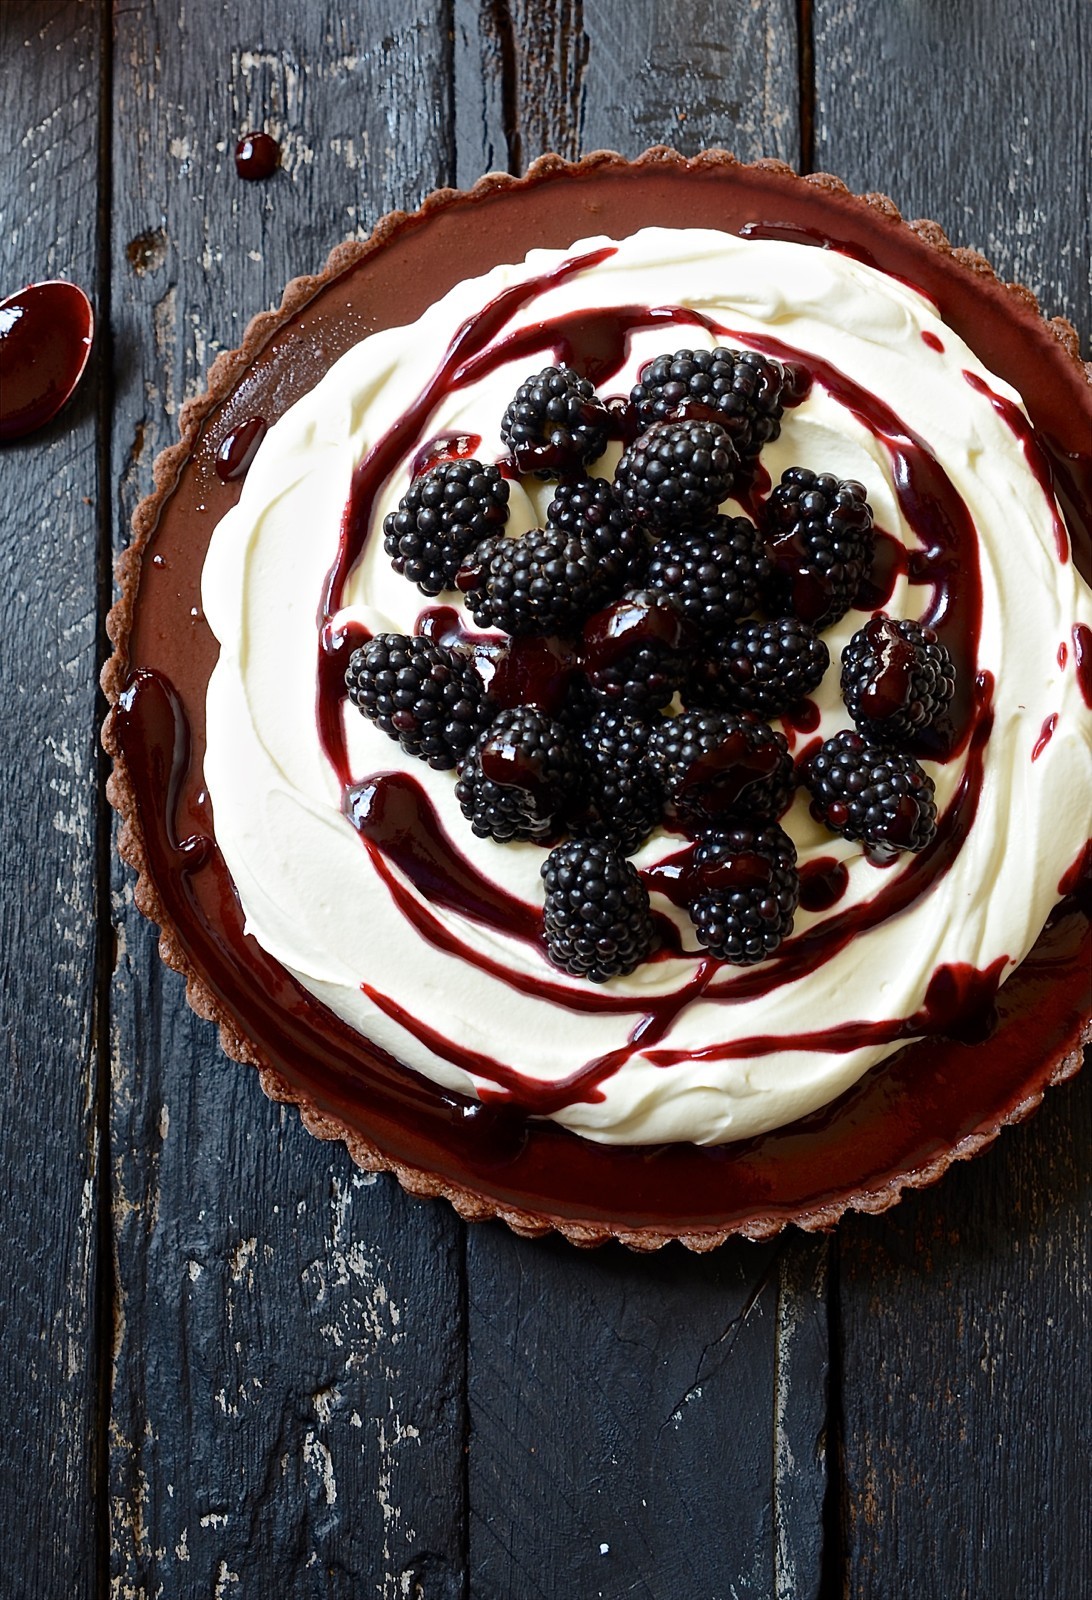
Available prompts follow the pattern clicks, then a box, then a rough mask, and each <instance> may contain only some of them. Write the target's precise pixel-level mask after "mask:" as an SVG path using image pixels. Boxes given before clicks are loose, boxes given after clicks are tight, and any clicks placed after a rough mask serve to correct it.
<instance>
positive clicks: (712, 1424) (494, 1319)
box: [468, 1227, 822, 1600]
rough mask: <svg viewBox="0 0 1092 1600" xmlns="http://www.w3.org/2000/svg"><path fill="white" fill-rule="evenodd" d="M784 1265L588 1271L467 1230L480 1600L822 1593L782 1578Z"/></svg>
mask: <svg viewBox="0 0 1092 1600" xmlns="http://www.w3.org/2000/svg"><path fill="white" fill-rule="evenodd" d="M785 1248H786V1247H785V1245H784V1244H782V1245H766V1246H758V1245H749V1244H747V1243H745V1242H739V1241H737V1242H736V1243H735V1244H731V1245H728V1246H726V1247H724V1248H723V1249H721V1250H718V1251H717V1252H716V1253H715V1254H714V1255H713V1256H712V1257H711V1258H705V1259H702V1258H695V1257H692V1256H688V1255H687V1254H686V1253H685V1252H684V1251H683V1250H682V1249H681V1248H679V1247H676V1246H670V1247H668V1248H667V1249H666V1250H664V1251H663V1252H661V1253H660V1254H659V1255H657V1256H655V1257H653V1258H650V1259H642V1258H640V1257H634V1256H632V1255H630V1254H627V1253H626V1252H625V1251H623V1250H621V1249H618V1248H615V1247H608V1248H605V1249H604V1250H602V1251H601V1252H598V1253H597V1254H595V1255H593V1256H578V1255H575V1254H574V1252H573V1251H572V1250H571V1249H569V1248H568V1247H566V1246H565V1245H564V1243H562V1242H559V1241H556V1240H554V1241H551V1242H544V1243H542V1244H540V1245H539V1246H537V1247H536V1248H534V1249H533V1250H528V1249H527V1247H526V1246H525V1245H523V1244H521V1243H520V1242H519V1241H518V1240H515V1239H513V1238H511V1237H510V1236H509V1235H507V1234H505V1233H503V1232H501V1230H499V1229H497V1228H492V1227H490V1228H482V1229H475V1230H474V1231H473V1233H472V1234H471V1235H470V1239H469V1249H468V1269H469V1283H470V1304H469V1368H468V1376H469V1394H470V1415H471V1428H472V1432H471V1440H472V1448H471V1455H470V1505H471V1526H470V1574H471V1592H472V1594H473V1595H474V1596H475V1597H478V1596H480V1597H481V1600H494V1597H500V1596H512V1597H516V1596H518V1597H519V1600H540V1597H541V1600H553V1597H554V1596H558V1595H581V1596H585V1595H587V1596H593V1595H601V1596H604V1597H612V1600H613V1597H615V1596H622V1595H628V1594H636V1595H641V1596H645V1597H647V1600H676V1597H677V1596H679V1595H682V1594H700V1595H703V1596H704V1595H709V1596H717V1595H723V1596H728V1595H740V1596H743V1595H755V1596H769V1595H773V1594H775V1593H777V1594H780V1593H789V1592H793V1593H797V1594H800V1595H806V1594H808V1593H811V1592H812V1590H811V1588H810V1585H809V1582H808V1577H809V1575H808V1574H807V1573H806V1572H801V1574H800V1578H801V1580H802V1581H801V1584H800V1587H799V1588H797V1589H795V1590H789V1589H788V1588H779V1587H778V1584H777V1582H776V1579H775V1569H776V1565H777V1545H776V1539H775V1528H774V1501H775V1494H774V1482H773V1476H774V1452H773V1450H772V1449H771V1436H772V1424H773V1419H774V1412H775V1404H776V1399H775V1395H776V1389H777V1379H776V1372H775V1366H776V1349H777V1340H776V1329H777V1316H778V1302H779V1295H778V1280H779V1268H780V1266H781V1261H782V1257H783V1255H784V1252H785ZM810 1376H814V1374H804V1373H803V1372H801V1373H800V1379H801V1381H802V1382H803V1381H806V1378H807V1377H810ZM817 1393H819V1394H821V1393H822V1385H821V1383H820V1385H819V1386H818V1389H817Z"/></svg>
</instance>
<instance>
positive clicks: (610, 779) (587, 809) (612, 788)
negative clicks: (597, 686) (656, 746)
mask: <svg viewBox="0 0 1092 1600" xmlns="http://www.w3.org/2000/svg"><path fill="white" fill-rule="evenodd" d="M649 732H650V730H649V727H648V724H647V723H645V722H642V721H641V720H640V719H639V718H637V717H630V716H626V715H625V714H624V713H622V712H617V711H612V710H610V709H602V710H599V711H596V712H595V714H594V715H593V716H592V718H591V720H590V721H589V723H588V725H587V727H586V728H585V729H584V730H583V732H582V734H581V737H580V742H581V747H582V750H583V754H584V764H585V767H586V769H587V773H588V778H589V783H588V789H587V792H586V793H585V795H584V797H583V802H582V804H581V806H580V808H579V810H578V811H577V812H576V813H575V815H574V816H573V818H572V822H573V832H574V833H580V834H583V835H586V836H587V837H588V838H593V839H611V840H613V841H614V842H615V843H616V844H617V846H618V849H619V850H620V851H621V853H622V855H625V856H628V855H632V854H633V852H634V851H635V850H637V849H639V848H640V846H641V845H642V844H643V843H644V842H645V840H646V839H647V838H648V836H649V834H650V833H651V832H652V830H653V828H654V827H655V826H656V824H657V823H658V822H659V820H660V818H661V816H662V815H663V808H664V791H663V784H662V783H661V781H660V776H659V773H658V772H657V771H656V769H655V768H654V767H653V766H652V764H651V763H650V762H649V760H648V736H649Z"/></svg>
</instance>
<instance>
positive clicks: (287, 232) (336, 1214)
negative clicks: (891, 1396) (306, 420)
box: [110, 3, 465, 1600]
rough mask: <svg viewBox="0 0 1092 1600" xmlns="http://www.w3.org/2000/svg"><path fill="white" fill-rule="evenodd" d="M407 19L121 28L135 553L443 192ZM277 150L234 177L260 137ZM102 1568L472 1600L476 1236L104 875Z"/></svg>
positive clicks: (118, 448) (429, 42) (133, 1588)
mask: <svg viewBox="0 0 1092 1600" xmlns="http://www.w3.org/2000/svg"><path fill="white" fill-rule="evenodd" d="M449 52H450V40H449V37H448V33H447V30H446V29H445V28H444V27H443V26H442V24H441V22H440V21H438V20H437V18H436V17H435V15H434V12H433V9H432V8H431V7H430V6H428V5H427V4H425V3H421V4H418V5H409V6H407V5H393V4H392V5H386V4H375V3H367V4H365V3H360V4H355V5H347V6H346V5H340V6H333V5H313V6H311V5H309V6H306V7H295V6H283V5H275V4H247V5H243V6H235V5H225V4H219V3H217V4H210V3H203V4H200V5H196V6H187V7H186V8H185V9H184V10H183V9H182V8H177V7H173V6H169V5H159V6H140V7H135V8H130V9H126V10H122V11H119V12H118V14H117V18H116V41H115V55H114V73H115V83H114V95H115V105H116V112H115V136H114V207H113V228H114V235H113V272H114V279H115V326H116V337H117V352H118V360H117V397H116V414H115V416H116V420H115V448H114V459H113V470H114V475H115V479H116V484H117V493H118V497H119V501H120V510H119V518H118V529H117V532H118V539H119V542H120V543H124V542H125V541H126V540H127V538H128V531H127V523H128V517H129V514H130V513H131V511H132V508H133V505H134V504H135V502H136V500H137V498H138V497H139V496H140V495H141V494H143V493H145V492H147V490H148V488H149V486H150V481H151V461H152V458H153V456H154V454H155V453H156V452H157V451H158V450H159V449H160V448H161V447H163V446H164V445H166V444H168V443H169V442H171V441H172V440H173V438H174V436H175V431H176V426H177V422H176V418H177V412H178V409H179V407H180V405H181V404H182V402H183V401H184V399H185V398H186V397H187V396H189V395H190V394H192V393H194V392H196V391H197V390H199V389H200V387H201V386H202V383H203V374H204V372H205V370H206V368H207V366H208V364H209V362H210V361H211V359H212V356H213V355H214V353H215V352H216V351H217V350H218V349H220V348H222V347H224V346H228V347H230V346H232V345H234V344H236V343H237V342H238V340H239V337H240V334H241V331H242V328H243V326H244V324H245V322H246V320H247V319H248V318H249V317H250V316H251V315H252V314H253V313H254V312H256V311H258V310H260V309H263V308H264V307H266V306H269V305H272V304H275V303H276V302H277V300H278V299H279V298H280V293H281V290H282V288H283V286H284V284H285V283H286V282H287V281H288V279H289V278H291V277H293V276H295V275H296V274H298V273H300V272H307V271H312V270H314V269H316V268H317V267H318V266H319V265H320V264H321V263H322V261H323V260H324V259H325V256H326V254H327V252H328V251H329V250H330V249H331V247H332V246H333V245H335V244H336V243H338V242H339V241H340V240H341V239H342V238H343V237H345V236H346V235H348V234H352V233H353V232H354V231H358V230H364V231H366V230H367V229H368V228H370V226H371V224H372V223H373V222H374V221H375V219H376V218H377V217H378V216H379V215H380V214H381V213H382V212H383V211H385V210H387V209H389V208H391V207H392V206H395V205H398V204H400V203H401V204H403V205H414V204H416V203H417V202H418V201H419V200H420V198H421V197H422V196H423V195H424V194H425V193H427V192H428V191H429V190H430V189H432V188H434V187H435V186H436V185H437V184H439V183H443V182H444V181H445V180H447V179H448V178H449V177H450V169H451V153H450V152H451V137H450V116H449V83H450V72H449V70H448V68H447V60H448V56H449ZM259 127H260V128H263V129H264V130H266V131H268V132H269V133H271V134H273V135H274V137H276V138H277V139H278V140H279V141H280V143H281V146H282V151H283V161H282V166H281V169H280V170H279V171H278V172H277V173H276V174H275V175H274V176H273V177H272V178H271V179H270V180H269V181H268V182H266V183H259V184H247V183H244V182H242V181H241V180H240V179H239V178H238V177H237V175H236V173H235V170H234V164H233V149H234V144H235V140H236V137H237V136H238V134H239V133H240V132H242V131H246V130H249V129H253V128H259ZM115 897H116V914H117V920H118V923H119V944H118V961H117V970H116V975H115V984H114V991H113V1027H112V1060H113V1141H112V1159H113V1182H114V1228H115V1250H116V1292H115V1300H114V1318H115V1352H114V1393H113V1414H112V1420H111V1436H110V1447H111V1542H112V1580H113V1584H114V1591H115V1593H116V1594H117V1595H118V1596H122V1597H129V1596H133V1597H139V1600H144V1597H151V1596H152V1595H160V1594H162V1595H167V1596H184V1595H190V1594H202V1595H210V1596H212V1595H214V1594H215V1595H231V1594H250V1593H259V1592H263V1591H264V1590H265V1589H269V1590H270V1592H274V1593H279V1594H285V1595H289V1594H290V1595H292V1596H297V1595H299V1596H310V1595H312V1594H313V1595H315V1596H318V1595H322V1596H324V1597H325V1596H342V1597H345V1600H348V1597H350V1596H351V1597H353V1600H357V1597H358V1596H361V1595H364V1594H367V1595H375V1596H382V1597H387V1596H390V1597H392V1600H393V1597H395V1596H402V1595H408V1596H412V1595H420V1596H423V1597H426V1600H453V1597H454V1596H456V1595H459V1594H461V1593H462V1542H463V1527H464V1521H465V1508H464V1500H463V1494H464V1463H463V1421H464V1398H463V1388H462V1384H463V1357H462V1347H463V1340H462V1315H463V1313H462V1304H463V1302H462V1287H461V1241H462V1231H463V1230H462V1226H461V1224H460V1223H459V1222H458V1220H457V1218H456V1217H455V1216H454V1215H453V1214H452V1213H451V1212H450V1211H449V1210H448V1209H447V1208H444V1207H439V1206H430V1207H422V1206H421V1205H420V1204H419V1203H417V1202H414V1201H411V1200H409V1199H408V1198H407V1197H406V1196H404V1195H403V1194H402V1192H401V1191H400V1190H399V1189H398V1188H397V1186H396V1185H394V1184H393V1183H391V1182H390V1181H389V1180H386V1179H379V1180H374V1181H373V1180H371V1179H366V1178H363V1177H362V1176H361V1175H360V1174H359V1173H357V1172H356V1171H355V1169H354V1168H353V1167H352V1165H351V1163H350V1161H349V1159H348V1157H347V1155H346V1152H345V1150H344V1149H343V1147H342V1146H340V1145H324V1144H319V1143H317V1142H315V1141H314V1140H312V1139H311V1138H310V1137H309V1136H308V1135H307V1134H305V1133H304V1132H303V1130H302V1128H301V1127H300V1124H299V1120H298V1117H297V1115H296V1113H295V1112H294V1111H287V1110H285V1109H284V1108H282V1107H279V1106H273V1105H271V1104H270V1103H269V1102H268V1101H267V1100H266V1099H265V1098H264V1096H263V1095H262V1093H261V1091H260V1089H259V1086H258V1081H257V1077H256V1075H255V1074H254V1073H253V1072H252V1071H251V1070H249V1069H244V1068H240V1067H238V1066H236V1065H234V1064H233V1063H231V1062H229V1061H227V1060H225V1059H224V1058H223V1057H222V1056H221V1054H220V1052H219V1048H218V1045H217V1041H216V1038H215V1033H214V1030H213V1029H212V1028H210V1027H209V1026H208V1024H206V1023H203V1022H200V1021H198V1019H197V1018H196V1017H194V1016H193V1015H192V1014H191V1013H190V1012H189V1010H188V1008H187V1007H186V1005H185V1003H184V1000H183V996H182V986H181V983H180V981H179V980H178V979H177V978H175V977H174V976H173V975H172V974H170V973H167V972H166V971H164V969H163V968H162V966H161V964H160V962H159V960H158V958H157V955H156V952H155V938H154V933H153V931H152V930H151V929H150V928H149V927H148V925H147V924H145V923H144V922H143V920H142V919H141V918H140V917H139V916H138V915H137V914H136V913H135V911H134V910H133V908H132V905H131V884H130V880H129V875H128V873H127V872H126V871H125V870H124V869H120V868H119V869H117V870H116V872H115Z"/></svg>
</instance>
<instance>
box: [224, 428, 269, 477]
mask: <svg viewBox="0 0 1092 1600" xmlns="http://www.w3.org/2000/svg"><path fill="white" fill-rule="evenodd" d="M268 431H269V424H268V422H266V420H265V418H264V417H248V418H247V419H246V421H245V422H241V423H240V424H239V426H238V427H237V428H234V429H233V430H232V432H231V433H229V434H228V435H227V437H226V438H225V439H224V442H223V444H222V445H221V446H220V448H219V450H217V452H216V476H217V477H218V478H219V479H220V482H221V483H238V482H240V480H241V479H243V478H245V477H246V475H247V472H248V471H249V470H250V463H251V462H252V461H253V460H254V457H255V456H256V455H257V454H258V446H259V445H260V444H261V442H262V440H263V439H264V438H265V436H266V434H267V432H268Z"/></svg>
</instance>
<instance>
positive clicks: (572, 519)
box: [546, 478, 649, 587]
mask: <svg viewBox="0 0 1092 1600" xmlns="http://www.w3.org/2000/svg"><path fill="white" fill-rule="evenodd" d="M546 521H547V522H548V523H549V524H550V525H551V527H555V528H566V529H568V531H569V532H570V533H573V534H578V535H579V536H580V538H582V539H583V541H584V543H585V545H586V546H587V548H588V549H589V550H592V551H594V552H595V554H596V556H597V557H598V558H599V559H600V560H601V561H603V562H604V563H605V564H607V565H609V566H610V567H611V568H612V570H615V571H617V572H618V573H619V575H620V577H621V579H622V583H623V586H626V587H629V586H632V585H633V584H637V583H640V581H641V579H642V578H643V577H644V574H645V569H646V567H647V566H648V555H649V543H648V539H647V537H646V536H645V534H644V533H643V532H642V531H641V529H640V528H638V527H636V526H635V525H634V521H633V518H632V517H631V516H630V514H629V512H628V511H626V509H625V508H624V506H623V505H622V502H621V500H620V499H619V498H618V495H617V492H616V491H615V488H614V485H613V484H611V483H608V482H607V480H606V478H577V479H570V480H568V481H567V482H565V483H559V484H558V486H557V489H556V491H555V493H554V498H553V499H552V500H551V501H550V504H549V505H548V506H547V508H546Z"/></svg>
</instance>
